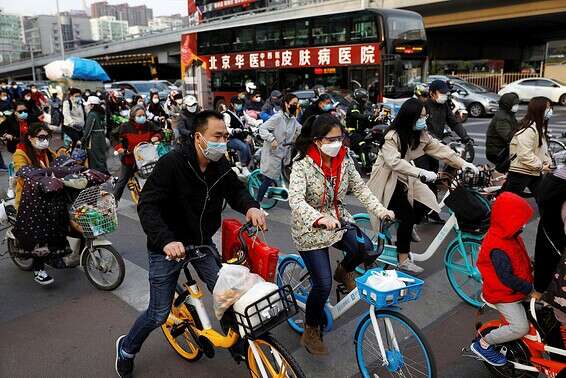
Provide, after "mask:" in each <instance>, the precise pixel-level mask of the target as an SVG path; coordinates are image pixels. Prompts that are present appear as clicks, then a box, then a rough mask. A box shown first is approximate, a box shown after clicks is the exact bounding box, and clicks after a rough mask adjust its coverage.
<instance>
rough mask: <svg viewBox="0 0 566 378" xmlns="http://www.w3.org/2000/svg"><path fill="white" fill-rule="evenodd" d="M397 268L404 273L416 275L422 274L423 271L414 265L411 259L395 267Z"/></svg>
mask: <svg viewBox="0 0 566 378" xmlns="http://www.w3.org/2000/svg"><path fill="white" fill-rule="evenodd" d="M397 268H399V269H401V270H404V271H405V272H410V273H416V274H419V273H422V272H424V269H423V268H421V267H420V266H418V265H417V264H415V263H414V262H413V260H411V259H406V260H405V261H403V262H402V263H400V264H399V265H397Z"/></svg>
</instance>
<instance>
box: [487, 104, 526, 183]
mask: <svg viewBox="0 0 566 378" xmlns="http://www.w3.org/2000/svg"><path fill="white" fill-rule="evenodd" d="M518 110H519V97H518V96H517V95H516V94H514V93H505V94H504V95H503V96H501V98H500V99H499V110H498V111H497V113H495V115H494V116H493V118H492V119H491V121H490V122H489V126H488V128H487V133H486V138H485V156H486V158H487V160H489V161H490V162H491V163H493V164H495V166H496V167H497V169H498V171H499V172H501V173H507V171H508V170H509V164H510V160H509V143H510V142H511V138H513V135H514V134H515V132H516V131H517V129H518V128H519V123H518V122H517V118H515V114H516V113H517V111H518Z"/></svg>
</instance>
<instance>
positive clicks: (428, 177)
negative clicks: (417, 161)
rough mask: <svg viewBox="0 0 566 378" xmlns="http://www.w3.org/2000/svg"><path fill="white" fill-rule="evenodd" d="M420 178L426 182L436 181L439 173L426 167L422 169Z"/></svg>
mask: <svg viewBox="0 0 566 378" xmlns="http://www.w3.org/2000/svg"><path fill="white" fill-rule="evenodd" d="M419 178H421V179H423V180H424V181H425V182H435V181H436V179H437V178H438V175H437V174H436V173H434V172H431V171H427V170H426V169H421V172H420V173H419Z"/></svg>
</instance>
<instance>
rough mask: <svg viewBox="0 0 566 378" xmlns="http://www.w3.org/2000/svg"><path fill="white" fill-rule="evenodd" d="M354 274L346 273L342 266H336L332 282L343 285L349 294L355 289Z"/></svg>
mask: <svg viewBox="0 0 566 378" xmlns="http://www.w3.org/2000/svg"><path fill="white" fill-rule="evenodd" d="M354 276H355V274H354V272H347V271H346V269H344V267H343V266H342V264H338V266H337V267H336V271H335V272H334V281H336V282H338V283H341V284H343V285H344V286H345V287H346V290H348V291H349V292H350V291H352V290H354V289H355V288H356V281H355V280H354Z"/></svg>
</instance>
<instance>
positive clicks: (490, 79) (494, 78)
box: [452, 72, 541, 93]
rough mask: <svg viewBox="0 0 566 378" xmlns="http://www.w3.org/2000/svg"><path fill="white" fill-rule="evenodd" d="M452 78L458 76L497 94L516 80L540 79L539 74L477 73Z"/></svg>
mask: <svg viewBox="0 0 566 378" xmlns="http://www.w3.org/2000/svg"><path fill="white" fill-rule="evenodd" d="M452 75H453V76H458V77H459V78H461V79H464V80H466V81H469V82H470V83H473V84H476V85H479V86H480V87H484V88H486V89H489V90H490V91H492V92H495V93H497V92H499V90H500V89H501V88H503V86H505V85H507V84H509V83H512V82H514V81H516V80H520V79H527V78H529V77H541V75H540V73H538V72H534V73H522V72H492V73H491V72H489V73H488V72H477V73H465V74H456V73H452Z"/></svg>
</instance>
